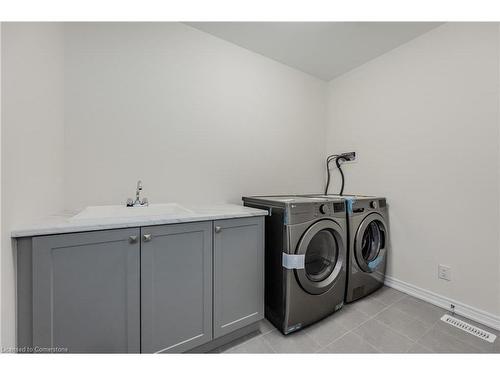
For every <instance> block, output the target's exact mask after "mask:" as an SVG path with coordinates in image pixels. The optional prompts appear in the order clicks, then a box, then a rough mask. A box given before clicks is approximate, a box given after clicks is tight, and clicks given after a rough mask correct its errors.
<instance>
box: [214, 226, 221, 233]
mask: <svg viewBox="0 0 500 375" xmlns="http://www.w3.org/2000/svg"><path fill="white" fill-rule="evenodd" d="M220 232H222V227H219V226H218V225H217V226H216V227H215V233H220Z"/></svg>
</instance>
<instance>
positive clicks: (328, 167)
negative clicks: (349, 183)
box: [325, 154, 346, 195]
mask: <svg viewBox="0 0 500 375" xmlns="http://www.w3.org/2000/svg"><path fill="white" fill-rule="evenodd" d="M332 160H335V165H336V166H337V168H338V169H339V172H340V176H341V178H342V185H341V188H340V195H342V194H343V193H344V172H342V168H341V167H340V160H344V161H346V159H345V158H344V157H343V156H342V155H336V154H333V155H329V156H328V157H327V158H326V176H327V177H326V186H325V195H327V194H328V188H329V187H330V180H331V176H330V162H331V161H332Z"/></svg>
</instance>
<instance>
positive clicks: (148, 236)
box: [144, 234, 153, 242]
mask: <svg viewBox="0 0 500 375" xmlns="http://www.w3.org/2000/svg"><path fill="white" fill-rule="evenodd" d="M152 238H153V235H152V234H145V235H144V242H149V241H151V239H152Z"/></svg>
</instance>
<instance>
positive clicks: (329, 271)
mask: <svg viewBox="0 0 500 375" xmlns="http://www.w3.org/2000/svg"><path fill="white" fill-rule="evenodd" d="M243 202H244V204H245V206H250V207H257V208H262V209H267V210H269V216H267V217H266V226H265V232H266V234H265V237H266V245H265V246H266V249H265V254H266V256H265V314H266V318H267V319H268V320H269V321H271V322H272V323H273V324H274V325H275V326H276V327H277V328H278V329H280V330H281V332H283V333H284V334H288V333H290V332H293V331H296V330H298V329H300V328H302V327H305V326H307V325H310V324H312V323H314V322H316V321H318V320H320V319H323V318H325V317H326V316H328V315H330V314H332V313H333V312H335V311H336V310H338V309H340V308H341V307H342V305H343V301H344V292H345V287H346V262H347V258H346V257H347V223H346V216H345V202H344V200H343V199H331V198H328V199H326V198H306V197H298V196H256V197H243Z"/></svg>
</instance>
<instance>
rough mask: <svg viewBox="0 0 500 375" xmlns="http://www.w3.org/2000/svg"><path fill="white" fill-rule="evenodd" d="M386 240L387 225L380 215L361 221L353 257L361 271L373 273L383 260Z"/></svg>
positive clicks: (376, 214) (369, 216)
mask: <svg viewBox="0 0 500 375" xmlns="http://www.w3.org/2000/svg"><path fill="white" fill-rule="evenodd" d="M388 238H389V236H388V233H387V224H386V222H385V220H384V218H383V217H382V216H381V215H380V214H378V213H372V214H370V215H368V216H367V217H365V218H364V219H363V221H362V222H361V224H360V225H359V227H358V231H357V232H356V237H355V239H354V255H355V257H356V261H357V263H358V265H359V267H360V268H361V269H362V270H363V271H365V272H373V271H374V270H376V269H377V266H378V265H379V264H380V263H381V262H382V261H383V260H384V257H385V253H386V247H387V242H388V241H387V240H388Z"/></svg>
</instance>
